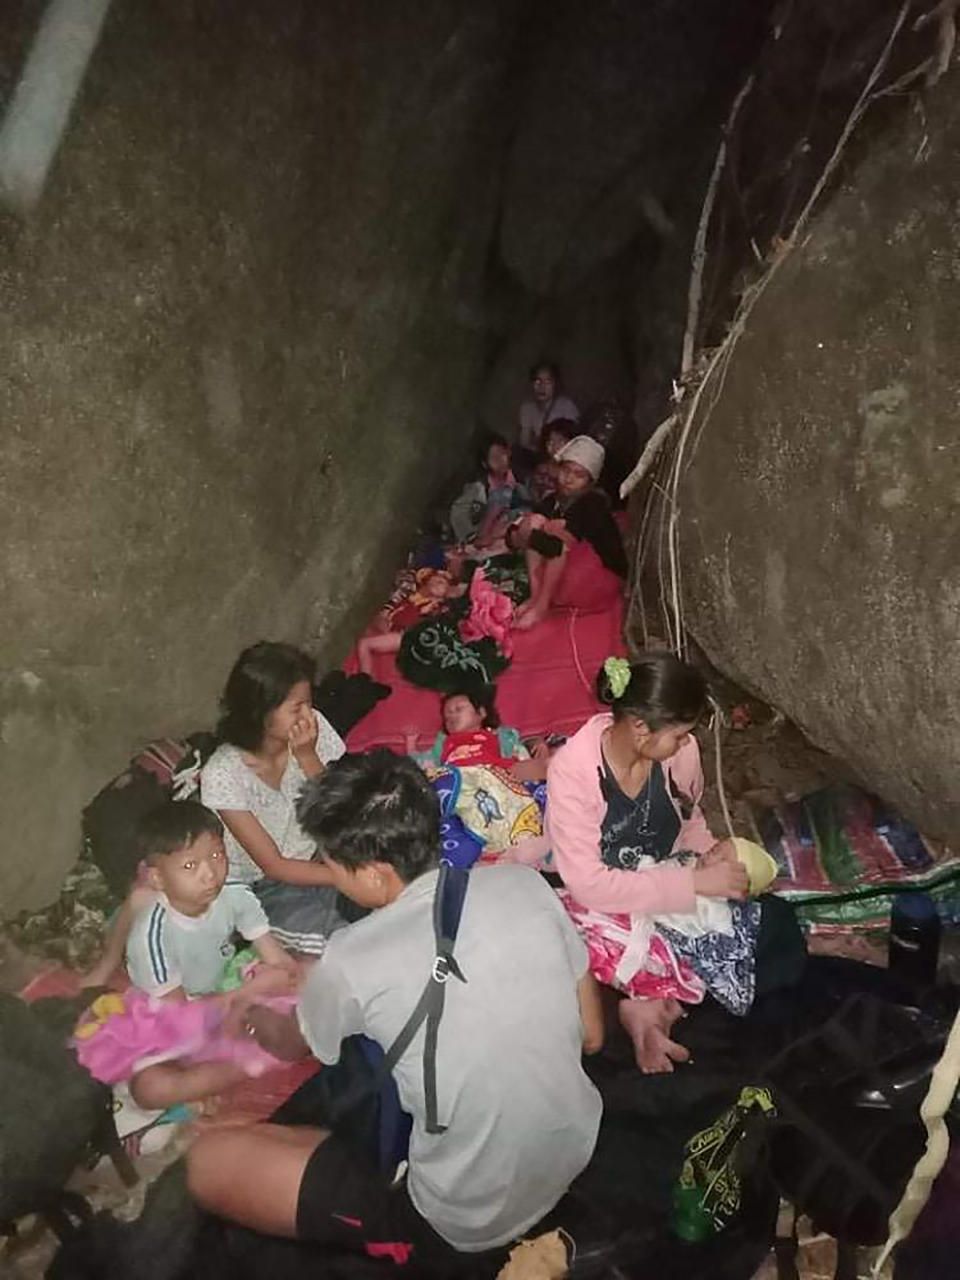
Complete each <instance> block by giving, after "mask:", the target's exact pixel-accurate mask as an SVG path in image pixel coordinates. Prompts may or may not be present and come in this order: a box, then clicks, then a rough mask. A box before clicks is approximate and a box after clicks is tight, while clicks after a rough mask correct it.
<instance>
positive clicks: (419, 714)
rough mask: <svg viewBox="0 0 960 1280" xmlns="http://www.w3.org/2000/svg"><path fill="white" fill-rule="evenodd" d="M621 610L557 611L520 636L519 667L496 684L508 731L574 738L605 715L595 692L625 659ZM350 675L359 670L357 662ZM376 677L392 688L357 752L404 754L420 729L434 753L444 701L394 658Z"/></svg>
mask: <svg viewBox="0 0 960 1280" xmlns="http://www.w3.org/2000/svg"><path fill="white" fill-rule="evenodd" d="M622 614H623V606H622V603H621V601H620V600H619V599H618V600H616V601H615V602H614V603H613V604H612V605H610V606H609V607H608V608H606V609H605V610H604V611H603V612H600V613H581V612H579V611H578V610H576V609H554V610H552V611H551V612H550V614H549V615H548V616H547V618H546V619H545V620H544V621H543V622H541V623H540V625H539V626H537V627H534V628H533V629H532V630H531V631H518V632H516V633H515V637H514V641H515V648H514V653H513V661H512V662H511V663H510V666H509V667H507V669H506V671H504V672H502V673H501V675H499V676H498V677H497V710H498V711H499V712H500V719H501V720H502V721H503V723H504V724H505V725H509V726H510V727H511V728H514V729H518V730H519V731H520V733H521V734H522V735H523V736H524V737H529V736H530V735H532V734H535V733H543V732H547V731H549V732H551V733H563V734H567V735H569V734H571V733H573V732H575V731H576V730H577V729H579V728H580V726H581V725H582V724H583V723H584V721H585V720H587V719H589V717H590V716H592V715H594V714H595V713H596V712H597V711H598V710H599V709H600V708H599V706H598V704H597V700H596V697H595V696H594V692H593V683H594V680H595V679H596V675H597V672H598V670H599V669H600V667H601V665H602V663H603V660H604V658H608V657H610V655H611V654H624V653H625V652H626V649H625V646H624V643H623V639H622V637H621V621H622ZM344 670H346V671H347V672H354V671H356V670H357V663H356V657H355V655H351V657H350V658H349V659H348V660H347V662H346V663H345V664H344ZM374 677H375V679H377V680H380V681H382V682H383V683H384V684H389V685H390V686H391V688H392V689H393V692H392V693H391V695H390V697H389V698H385V699H384V700H383V701H382V702H380V703H378V704H377V706H376V707H375V708H374V709H373V711H371V712H370V714H369V715H367V716H364V718H363V719H362V720H361V721H360V723H359V724H358V725H357V726H356V727H355V728H354V729H352V730H351V732H350V733H349V734H348V736H347V745H348V746H349V748H350V750H351V751H366V750H367V749H368V748H369V747H377V746H384V747H392V748H394V750H397V751H403V749H404V736H405V734H406V733H407V732H410V731H412V730H416V731H417V732H418V733H419V735H420V738H419V745H420V747H421V749H422V748H426V747H428V746H429V745H430V744H431V743H432V742H433V739H434V737H435V735H436V733H437V731H438V730H439V728H440V695H439V694H437V693H434V692H433V691H432V690H429V689H419V688H417V687H416V686H415V685H412V684H410V683H409V682H408V681H406V680H404V679H402V678H401V677H400V676H399V675H398V674H397V667H396V661H395V659H394V657H393V656H392V655H390V654H378V655H377V656H376V658H375V659H374Z"/></svg>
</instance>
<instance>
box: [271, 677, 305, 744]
mask: <svg viewBox="0 0 960 1280" xmlns="http://www.w3.org/2000/svg"><path fill="white" fill-rule="evenodd" d="M311 693H312V690H311V688H310V681H309V680H300V681H299V682H298V683H297V684H295V685H294V686H293V688H292V689H291V690H290V692H289V693H288V694H287V696H286V697H285V698H284V700H283V701H282V702H281V703H280V705H279V707H274V709H273V710H272V711H270V712H268V713H267V718H266V719H265V720H264V722H263V727H264V730H265V732H266V734H267V735H268V736H269V737H271V738H278V739H280V740H281V741H283V742H286V741H287V739H288V738H289V737H290V731H291V729H292V728H293V726H294V725H295V724H296V723H297V721H298V720H302V719H303V717H304V716H306V715H312V714H313V712H312V705H313V703H312V698H311Z"/></svg>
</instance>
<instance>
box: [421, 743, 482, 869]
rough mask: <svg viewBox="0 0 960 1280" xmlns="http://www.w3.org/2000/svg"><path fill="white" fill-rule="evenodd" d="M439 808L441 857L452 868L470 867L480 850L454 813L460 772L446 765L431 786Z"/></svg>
mask: <svg viewBox="0 0 960 1280" xmlns="http://www.w3.org/2000/svg"><path fill="white" fill-rule="evenodd" d="M431 786H432V787H433V790H434V793H435V794H436V797H437V800H438V801H439V804H440V856H441V858H445V859H446V860H447V862H449V863H450V864H451V865H452V866H454V867H461V868H464V869H465V868H468V867H472V866H473V864H474V863H475V862H476V860H477V859H478V858H479V857H480V851H481V849H482V848H483V846H482V845H481V843H480V841H479V840H475V839H474V837H473V836H472V835H471V834H470V833H469V831H468V830H467V829H466V827H465V826H464V825H463V823H462V822H461V821H460V819H459V818H458V817H457V815H456V813H454V807H455V806H456V803H457V796H458V795H459V793H460V770H459V769H457V768H456V767H455V766H454V765H447V766H446V767H445V769H444V772H443V773H442V774H440V775H439V776H438V777H436V778H434V780H433V782H432V783H431Z"/></svg>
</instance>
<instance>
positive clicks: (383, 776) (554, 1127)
mask: <svg viewBox="0 0 960 1280" xmlns="http://www.w3.org/2000/svg"><path fill="white" fill-rule="evenodd" d="M299 813H300V819H301V822H302V824H303V826H304V828H305V829H306V830H307V831H308V832H309V833H310V834H311V836H312V837H313V838H314V839H315V840H316V841H317V843H318V846H319V847H321V848H322V849H323V850H324V854H323V856H324V859H325V861H326V863H327V865H328V866H329V867H330V869H331V873H332V875H333V880H334V884H335V885H336V886H337V888H338V889H340V890H341V891H342V892H343V893H345V894H346V895H347V896H348V897H350V898H352V899H353V900H354V901H355V902H357V903H360V904H361V905H363V906H365V907H369V908H372V910H371V911H370V914H369V915H368V916H366V918H364V919H363V920H360V921H359V922H358V923H357V924H354V925H351V927H350V928H349V929H345V930H342V931H341V932H339V933H337V934H335V935H334V936H333V937H332V938H331V939H330V944H329V946H328V948H327V953H326V955H325V956H324V959H323V961H322V962H321V963H320V964H318V965H315V966H314V967H313V969H312V970H311V972H310V974H309V976H308V978H307V980H306V983H305V986H304V988H303V991H302V993H301V995H300V999H299V1005H298V1010H297V1016H296V1017H292V1018H287V1019H284V1018H283V1017H281V1016H279V1015H278V1014H276V1013H274V1012H273V1011H271V1010H263V1009H260V1008H257V1007H256V1006H254V1007H253V1008H251V1009H250V1010H248V1011H247V1019H248V1030H249V1031H250V1032H251V1033H252V1034H253V1035H254V1036H255V1038H256V1039H257V1040H258V1041H259V1043H260V1044H261V1045H262V1046H263V1047H264V1048H266V1049H269V1050H270V1051H271V1052H273V1053H276V1054H278V1055H279V1056H281V1057H287V1058H290V1059H295V1058H298V1057H304V1056H307V1055H308V1054H309V1053H311V1052H312V1053H313V1054H314V1055H315V1056H316V1057H317V1058H318V1059H319V1060H320V1061H321V1062H323V1063H327V1064H331V1063H336V1062H338V1060H340V1058H341V1042H342V1041H344V1040H345V1039H346V1038H347V1037H351V1036H356V1035H365V1036H367V1037H369V1038H371V1039H372V1040H374V1041H376V1043H377V1044H378V1045H380V1046H381V1048H383V1050H384V1052H387V1051H388V1050H389V1048H390V1046H392V1045H393V1044H394V1042H395V1040H396V1039H397V1037H398V1036H399V1034H400V1032H401V1030H402V1029H403V1028H404V1027H405V1026H406V1025H407V1024H408V1022H409V1020H410V1017H411V1014H413V1012H414V1010H415V1008H416V1007H417V1006H418V1003H419V1001H420V999H421V996H422V994H423V991H424V985H425V982H426V981H427V979H428V977H429V973H430V968H431V958H432V957H433V956H435V954H436V944H435V937H434V924H433V910H434V897H435V892H436V888H437V883H438V875H439V871H438V857H439V852H440V834H439V821H438V813H437V802H436V797H435V795H434V792H433V790H432V789H431V787H430V784H429V783H428V781H427V779H426V778H425V777H424V775H423V773H422V771H421V770H420V769H419V768H417V766H416V764H414V762H413V761H412V760H410V759H408V758H406V757H403V756H397V755H394V754H393V753H392V752H390V751H387V750H386V749H384V748H379V749H376V750H374V751H371V752H369V753H368V754H366V755H347V756H344V757H343V759H341V760H338V761H336V762H335V763H334V764H331V765H330V766H329V768H328V769H327V770H326V772H325V773H324V775H323V776H322V777H320V778H318V779H316V780H315V781H311V782H310V783H309V784H308V785H307V787H306V788H305V790H304V793H303V798H302V799H301V801H300V805H299ZM504 938H509V939H510V945H509V946H504V943H503V940H504ZM453 954H454V960H455V962H456V966H457V971H458V972H457V973H456V974H454V973H453V971H452V970H451V972H450V979H449V980H448V981H447V982H446V983H445V984H444V987H443V989H444V991H445V999H444V1005H443V1010H442V1018H441V1021H440V1023H439V1026H438V1031H437V1039H436V1054H435V1058H432V1059H427V1061H425V1058H424V1053H425V1043H426V1042H425V1037H424V1035H422V1034H419V1033H418V1034H417V1035H415V1036H414V1038H413V1039H412V1040H411V1041H410V1042H409V1043H408V1044H407V1045H406V1047H405V1048H404V1049H403V1050H402V1052H401V1053H400V1057H399V1059H398V1061H397V1065H396V1067H395V1069H394V1079H395V1080H396V1084H397V1087H398V1089H399V1097H400V1103H401V1104H402V1106H403V1109H404V1110H405V1111H406V1112H407V1113H408V1114H409V1115H410V1116H411V1117H412V1122H413V1124H412V1133H411V1137H410V1145H409V1166H408V1168H407V1171H406V1176H405V1178H403V1177H400V1178H396V1179H395V1178H394V1170H393V1168H389V1169H387V1170H385V1171H383V1172H376V1171H373V1170H372V1169H371V1168H370V1166H369V1163H368V1162H367V1160H366V1159H365V1158H363V1157H362V1156H361V1155H360V1154H359V1147H358V1146H357V1145H356V1144H357V1143H359V1142H360V1141H361V1135H360V1134H358V1133H356V1132H355V1131H352V1130H350V1129H349V1126H348V1125H347V1124H346V1122H344V1124H343V1125H341V1126H338V1128H337V1131H336V1132H335V1133H331V1132H329V1131H328V1130H325V1129H322V1128H299V1127H297V1128H285V1127H284V1126H282V1125H276V1124H258V1125H254V1126H251V1127H249V1128H244V1129H230V1130H221V1131H220V1132H210V1133H206V1134H202V1135H201V1136H200V1137H199V1138H198V1140H197V1141H196V1143H195V1144H194V1146H193V1147H192V1149H191V1150H190V1152H189V1154H188V1157H187V1179H188V1184H189V1186H190V1189H191V1190H192V1192H193V1195H194V1197H195V1198H196V1199H197V1200H198V1201H199V1203H200V1204H201V1205H202V1206H203V1207H204V1208H205V1209H208V1210H210V1211H211V1212H213V1213H216V1214H219V1215H221V1216H222V1217H225V1218H229V1219H231V1220H232V1221H234V1222H237V1223H240V1224H242V1225H244V1226H247V1227H252V1228H253V1229H254V1230H257V1231H262V1232H266V1233H269V1234H272V1235H280V1236H288V1237H294V1238H297V1239H300V1240H305V1241H316V1242H321V1243H325V1244H329V1245H332V1246H335V1247H339V1248H343V1247H344V1246H347V1247H351V1246H352V1247H355V1248H356V1249H358V1250H361V1249H363V1248H365V1247H366V1248H367V1249H368V1250H369V1251H370V1252H380V1253H383V1252H386V1251H387V1250H386V1249H385V1247H384V1242H391V1243H392V1244H393V1245H394V1249H398V1248H399V1247H400V1245H401V1243H403V1244H406V1245H409V1244H412V1245H413V1248H414V1256H415V1258H416V1260H417V1261H420V1260H421V1258H422V1256H423V1255H424V1254H425V1255H427V1257H429V1255H430V1254H431V1253H434V1252H437V1253H439V1254H441V1255H447V1256H449V1255H450V1253H451V1250H454V1251H459V1252H464V1253H476V1252H480V1251H483V1250H486V1249H493V1248H496V1247H497V1246H500V1245H502V1244H505V1243H506V1242H508V1241H512V1240H515V1239H516V1238H517V1237H519V1236H521V1235H523V1234H524V1233H525V1232H527V1231H530V1230H532V1229H533V1228H534V1226H535V1224H536V1223H538V1222H539V1221H540V1219H541V1218H543V1216H544V1215H545V1214H547V1213H548V1212H550V1210H551V1209H552V1208H553V1207H554V1206H555V1205H556V1203H557V1201H558V1200H559V1199H560V1198H561V1196H563V1194H564V1193H565V1191H566V1190H567V1188H568V1187H569V1185H570V1183H571V1182H572V1181H573V1179H574V1178H576V1177H577V1175H578V1174H579V1173H580V1172H581V1171H582V1170H583V1168H584V1167H585V1166H586V1164H587V1162H588V1161H589V1159H590V1157H591V1154H592V1152H593V1148H594V1144H595V1141H596V1137H597V1131H598V1128H599V1123H600V1113H601V1101H600V1097H599V1094H598V1093H597V1091H596V1089H595V1088H594V1086H593V1085H592V1084H591V1082H590V1080H589V1079H588V1078H587V1076H586V1074H585V1072H584V1070H583V1066H582V1063H581V1052H582V1050H584V1049H587V1050H594V1049H598V1048H599V1047H600V1044H601V1041H602V1033H603V1027H602V1018H601V1016H600V1009H599V999H598V993H597V990H596V988H595V986H594V984H593V979H592V978H591V977H590V973H589V967H588V963H587V952H586V948H585V947H584V945H583V943H582V942H581V941H580V939H579V938H578V936H577V934H576V931H575V930H574V929H573V928H572V926H571V924H570V921H569V919H568V918H567V916H566V914H565V913H564V911H563V909H562V907H561V906H560V904H559V903H558V902H557V899H556V896H555V895H554V894H553V893H552V891H551V890H550V889H549V887H548V886H547V884H546V883H545V882H544V880H543V879H542V877H540V876H539V875H538V874H537V873H536V872H535V871H532V870H531V869H530V868H528V867H517V866H495V867H481V868H476V869H474V870H473V871H472V872H471V873H470V876H469V880H468V882H467V887H466V897H465V900H464V901H463V909H462V913H461V915H460V926H459V930H458V931H457V934H456V940H455V944H454V953H453ZM459 974H462V975H463V978H464V979H465V980H464V981H458V980H457V977H458V976H459ZM344 1061H345V1062H346V1061H347V1059H346V1057H345V1058H344ZM430 1061H432V1063H433V1067H434V1070H433V1071H432V1072H430V1073H429V1077H430V1079H431V1080H433V1081H435V1084H436V1089H435V1092H434V1091H433V1090H430V1091H427V1090H426V1088H425V1084H424V1080H425V1074H426V1071H425V1068H426V1066H427V1062H430ZM431 1114H432V1116H433V1120H434V1123H433V1124H432V1125H430V1126H428V1116H430V1115H431ZM428 1127H429V1128H431V1129H432V1132H428ZM390 1163H391V1165H392V1164H393V1163H394V1162H393V1161H391V1162H390ZM401 1167H402V1166H401ZM392 1256H394V1257H396V1256H397V1254H396V1252H394V1253H393V1255H392Z"/></svg>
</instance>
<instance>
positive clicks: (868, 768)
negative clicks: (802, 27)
mask: <svg viewBox="0 0 960 1280" xmlns="http://www.w3.org/2000/svg"><path fill="white" fill-rule="evenodd" d="M958 88H960V74H958V73H957V72H956V71H953V72H951V73H950V74H949V75H948V76H947V77H946V78H945V79H944V80H943V81H942V82H941V84H940V85H939V86H938V87H937V88H936V89H935V90H934V91H933V92H932V93H931V94H930V95H929V96H928V97H927V98H926V100H925V102H924V107H923V111H919V110H915V111H912V112H910V113H909V115H907V116H906V118H905V119H903V120H901V122H900V124H899V125H898V127H897V128H896V129H895V130H894V131H893V132H892V133H891V134H889V135H888V136H887V137H886V139H885V140H884V141H882V142H880V143H877V144H875V145H874V146H872V147H871V148H870V149H869V150H868V151H867V154H866V158H865V159H863V160H862V161H861V162H860V163H859V165H858V166H857V167H856V169H855V170H854V172H853V173H852V175H851V176H850V177H849V178H848V179H847V180H846V181H845V182H844V183H843V185H842V187H841V189H840V190H838V191H837V192H836V193H835V195H834V196H833V198H832V199H831V200H830V202H829V205H828V206H827V207H826V209H825V210H824V212H823V213H822V214H821V215H820V216H819V217H818V218H817V220H816V222H815V225H814V227H813V232H812V235H811V236H810V238H809V239H808V240H807V241H806V242H805V243H804V244H803V246H802V248H800V249H798V250H797V251H796V252H795V253H794V254H793V255H792V257H791V258H790V260H789V261H788V262H787V263H786V264H785V265H784V266H783V268H782V270H781V271H780V273H779V275H778V276H777V277H776V278H775V280H774V282H773V284H772V285H771V287H770V288H769V289H768V291H767V293H766V294H765V296H764V297H763V299H762V300H761V302H760V304H759V305H758V306H757V308H756V309H755V310H754V312H753V314H752V316H751V318H750V321H749V325H748V329H747V332H746V335H745V336H744V337H743V339H742V340H741V341H740V343H739V345H738V346H737V348H736V352H735V355H734V356H733V359H732V362H731V364H730V366H729V369H728V371H727V374H726V380H725V383H724V386H723V391H722V394H721V396H720V399H719V403H718V404H717V406H716V408H715V409H714V410H713V413H712V415H711V416H710V419H709V421H708V422H707V423H706V426H705V429H704V432H703V435H702V437H701V439H700V443H699V446H698V448H697V449H696V452H695V455H694V459H693V462H692V465H691V467H690V470H689V472H688V473H687V475H686V479H685V483H684V486H683V488H682V490H681V513H682V517H681V520H682V562H683V572H684V584H685V590H684V602H685V607H686V616H687V621H688V623H689V626H690V628H691V630H692V632H693V633H694V635H695V637H696V638H697V639H698V640H699V641H700V642H701V643H702V644H703V646H704V647H705V648H706V650H707V651H708V653H709V655H710V656H711V657H712V659H713V660H714V661H715V662H716V663H717V664H718V665H719V666H720V667H721V668H723V669H724V670H726V671H728V672H731V673H732V674H734V675H735V676H736V677H738V678H739V679H740V680H741V681H742V682H743V683H744V684H746V685H748V686H749V687H752V688H753V689H754V690H756V691H757V692H758V693H759V694H761V695H762V696H763V697H764V698H766V699H767V700H769V701H770V702H772V703H774V704H776V705H777V706H778V707H780V708H782V709H783V710H784V711H785V712H786V713H787V714H788V715H789V716H791V717H792V718H793V719H794V720H796V721H797V723H798V724H799V725H801V727H802V728H803V729H804V730H805V731H806V733H807V734H808V735H809V736H810V737H811V738H812V739H813V741H815V742H817V743H818V744H820V745H821V746H823V747H825V748H826V749H828V750H829V751H832V752H834V753H835V754H836V755H838V756H840V757H842V758H843V759H844V760H846V761H847V762H848V763H849V764H850V765H851V766H852V767H853V768H854V769H855V770H857V771H858V772H859V773H860V775H861V776H862V777H863V779H864V780H865V781H866V782H867V783H868V784H869V785H870V786H871V787H873V788H874V789H875V790H877V791H879V792H880V793H881V794H882V795H884V796H885V797H887V798H888V799H889V800H891V801H894V802H896V803H898V804H899V805H901V806H902V808H903V809H904V810H905V811H906V812H907V813H908V814H911V815H912V816H913V817H914V818H916V819H917V820H918V821H920V822H921V823H922V824H923V825H924V826H925V827H926V828H927V829H928V830H929V831H930V832H931V833H933V834H939V835H941V836H946V837H952V838H954V839H958V838H960V781H958V779H960V644H958V639H960V634H958V633H960V434H958V412H960V410H958V406H960V363H958V359H957V352H958V350H960V248H958V246H960V165H958V163H957V155H958V153H960V95H958ZM710 398H711V397H710V396H709V395H708V396H707V397H705V399H707V400H709V399H710Z"/></svg>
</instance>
